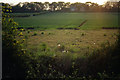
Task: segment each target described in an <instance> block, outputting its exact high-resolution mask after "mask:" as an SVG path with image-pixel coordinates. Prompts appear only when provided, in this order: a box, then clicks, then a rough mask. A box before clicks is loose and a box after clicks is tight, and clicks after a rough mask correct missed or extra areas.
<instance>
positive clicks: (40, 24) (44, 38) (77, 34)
mask: <svg viewBox="0 0 120 80" xmlns="http://www.w3.org/2000/svg"><path fill="white" fill-rule="evenodd" d="M21 14H22V13H16V14H15V15H21ZM24 14H25V15H30V17H14V20H15V21H16V22H18V24H19V27H23V28H24V29H26V28H30V30H26V31H24V37H25V36H27V37H28V39H27V42H26V44H27V45H28V46H27V48H28V49H29V50H30V51H32V52H34V51H35V52H36V53H39V47H40V45H41V44H45V45H46V46H47V47H48V48H49V49H50V50H51V51H52V52H54V53H56V49H57V48H58V47H57V45H58V44H59V45H61V46H63V47H64V49H63V50H61V51H60V52H62V51H69V52H70V53H74V54H75V53H77V54H82V55H84V54H85V53H88V52H89V53H91V52H92V51H94V50H97V49H101V48H102V47H103V46H105V45H106V43H107V45H108V44H110V45H112V44H114V43H115V40H116V37H117V36H116V35H117V32H118V30H113V29H102V28H103V27H104V28H118V27H119V26H118V14H119V13H60V12H59V13H58V12H56V13H55V12H54V13H47V14H40V15H36V16H33V14H38V13H24ZM24 14H22V15H24ZM31 28H32V29H31ZM75 29H77V30H75ZM28 32H29V33H28ZM34 42H35V43H34ZM101 45H103V46H101ZM58 51H59V50H58Z"/></svg>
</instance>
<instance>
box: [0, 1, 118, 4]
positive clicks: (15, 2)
mask: <svg viewBox="0 0 120 80" xmlns="http://www.w3.org/2000/svg"><path fill="white" fill-rule="evenodd" d="M58 1H63V2H71V3H74V2H82V3H85V2H87V1H91V2H94V3H98V4H100V5H101V4H104V3H105V2H106V1H108V0H0V2H4V3H10V4H14V5H15V4H18V3H19V2H50V3H51V2H58ZM110 1H120V0H110Z"/></svg>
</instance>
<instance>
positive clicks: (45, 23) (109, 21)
mask: <svg viewBox="0 0 120 80" xmlns="http://www.w3.org/2000/svg"><path fill="white" fill-rule="evenodd" d="M18 14H20V13H18ZM21 14H22V13H21ZM28 14H30V13H28ZM31 14H33V13H31ZM118 15H119V13H107V12H106V13H47V14H42V15H37V16H30V17H15V18H14V20H15V21H16V22H18V23H19V26H20V27H24V28H27V27H34V28H39V29H56V28H75V27H78V26H80V25H81V24H82V22H84V21H85V20H87V21H86V22H85V23H84V24H83V25H81V26H80V29H100V28H102V27H119V26H118V23H119V22H118Z"/></svg>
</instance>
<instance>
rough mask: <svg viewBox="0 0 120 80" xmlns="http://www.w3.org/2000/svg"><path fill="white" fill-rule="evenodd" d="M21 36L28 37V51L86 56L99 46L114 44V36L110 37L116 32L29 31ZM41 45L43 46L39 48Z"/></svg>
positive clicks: (101, 30)
mask: <svg viewBox="0 0 120 80" xmlns="http://www.w3.org/2000/svg"><path fill="white" fill-rule="evenodd" d="M23 34H24V35H28V36H27V45H28V47H27V48H28V49H29V50H31V49H32V48H34V49H37V48H38V46H39V47H40V48H41V49H43V48H44V50H47V49H46V48H49V49H50V50H51V51H52V52H54V53H56V52H58V53H59V52H63V53H64V52H69V53H71V54H79V55H81V54H83V55H84V54H85V55H87V54H86V53H88V52H89V53H91V52H92V51H93V50H95V49H100V48H101V44H104V43H108V42H109V43H110V45H112V44H114V43H115V40H116V36H115V35H114V36H112V35H113V34H117V30H103V29H100V30H77V31H76V30H45V31H39V30H31V31H30V33H28V31H24V33H23ZM34 34H37V35H34ZM32 35H34V36H32ZM106 35H107V36H106ZM23 37H24V36H23ZM25 37H26V36H25ZM42 44H44V45H45V46H40V45H42ZM58 45H60V46H58ZM40 48H39V50H40ZM33 51H34V50H33Z"/></svg>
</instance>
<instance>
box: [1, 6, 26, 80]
mask: <svg viewBox="0 0 120 80" xmlns="http://www.w3.org/2000/svg"><path fill="white" fill-rule="evenodd" d="M9 7H10V6H9V5H7V4H6V5H5V6H4V9H8V8H9ZM6 11H7V10H6ZM6 17H7V18H6ZM17 26H18V24H17V23H16V22H14V20H13V19H12V18H9V15H8V14H5V13H2V30H3V31H2V59H3V60H2V61H3V79H4V78H5V79H6V78H18V77H19V78H20V77H21V76H22V77H24V76H25V74H24V68H23V66H24V65H22V59H21V56H23V55H24V54H25V52H26V50H25V49H23V48H22V44H23V40H17V38H16V37H18V36H20V37H21V36H22V32H21V31H19V30H18V29H17Z"/></svg>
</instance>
